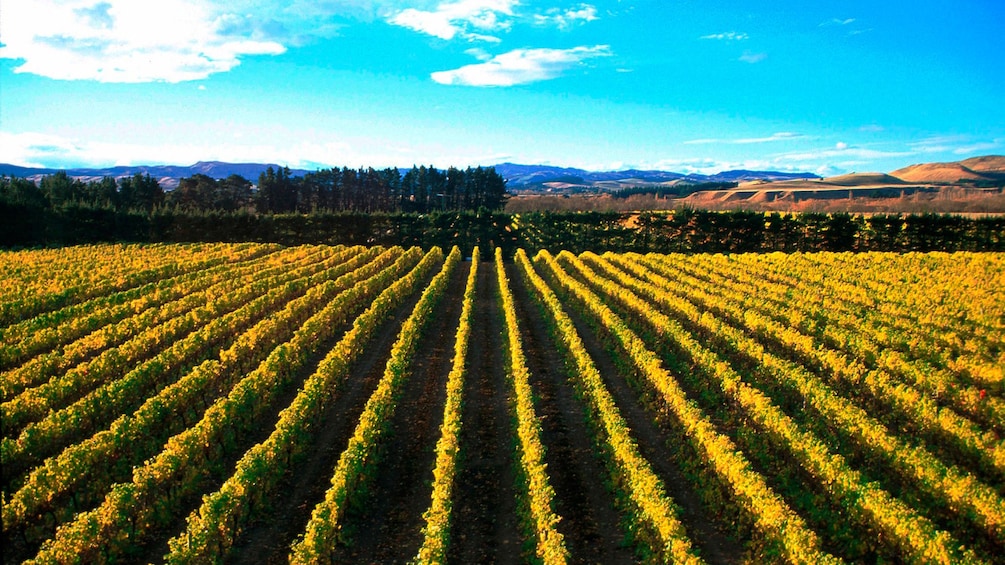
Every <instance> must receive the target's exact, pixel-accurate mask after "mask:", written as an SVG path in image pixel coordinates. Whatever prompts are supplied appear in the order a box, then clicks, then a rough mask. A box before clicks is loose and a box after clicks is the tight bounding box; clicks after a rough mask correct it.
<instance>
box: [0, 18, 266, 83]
mask: <svg viewBox="0 0 1005 565" xmlns="http://www.w3.org/2000/svg"><path fill="white" fill-rule="evenodd" d="M236 17H237V16H234V15H233V14H230V13H228V12H226V11H220V9H219V7H217V6H215V5H213V4H211V3H207V2H198V1H195V0H160V1H158V2H143V3H140V2H133V1H130V0H106V1H104V2H98V3H95V2H88V1H71V2H59V1H55V0H37V1H33V2H30V3H29V2H7V3H5V4H4V12H3V18H2V19H0V36H2V37H3V46H2V47H0V58H4V59H18V60H21V61H23V62H22V63H21V64H20V65H18V66H17V67H16V68H15V69H14V71H15V72H19V73H32V74H36V75H40V76H44V77H48V78H52V79H58V80H96V81H100V82H133V83H135V82H154V81H164V82H182V81H188V80H199V79H204V78H206V77H207V76H209V75H211V74H213V73H220V72H226V71H229V70H231V69H232V68H234V67H236V66H237V65H238V64H240V58H241V57H245V56H251V55H278V54H281V53H283V52H285V50H286V47H285V46H284V45H283V44H282V43H280V42H278V41H275V40H273V39H270V38H269V37H267V34H266V33H264V32H262V31H261V28H260V27H256V26H255V25H254V24H249V25H245V26H241V27H235V26H234V25H233V23H234V19H235V18H236Z"/></svg>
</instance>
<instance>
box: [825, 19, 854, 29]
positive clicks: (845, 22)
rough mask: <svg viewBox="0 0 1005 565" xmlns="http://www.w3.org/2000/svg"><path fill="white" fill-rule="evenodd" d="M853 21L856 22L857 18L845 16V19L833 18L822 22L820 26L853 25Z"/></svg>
mask: <svg viewBox="0 0 1005 565" xmlns="http://www.w3.org/2000/svg"><path fill="white" fill-rule="evenodd" d="M853 23H855V18H845V19H841V18H831V19H829V20H827V21H825V22H821V24H820V27H829V26H846V25H851V24H853Z"/></svg>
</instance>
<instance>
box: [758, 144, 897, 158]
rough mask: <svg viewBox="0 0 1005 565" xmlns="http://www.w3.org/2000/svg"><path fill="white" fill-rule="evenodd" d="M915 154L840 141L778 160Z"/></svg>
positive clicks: (786, 154)
mask: <svg viewBox="0 0 1005 565" xmlns="http://www.w3.org/2000/svg"><path fill="white" fill-rule="evenodd" d="M915 154H916V153H915V152H914V151H881V150H879V149H870V148H868V147H860V146H854V145H848V144H847V143H845V142H842V141H839V142H837V143H836V144H834V146H833V147H827V148H821V149H815V150H811V151H802V152H794V153H783V154H781V155H778V156H777V158H778V159H779V160H780V161H821V160H828V159H831V160H833V159H834V158H840V159H845V160H846V159H859V160H865V161H872V160H877V159H889V158H896V157H909V156H911V155H915Z"/></svg>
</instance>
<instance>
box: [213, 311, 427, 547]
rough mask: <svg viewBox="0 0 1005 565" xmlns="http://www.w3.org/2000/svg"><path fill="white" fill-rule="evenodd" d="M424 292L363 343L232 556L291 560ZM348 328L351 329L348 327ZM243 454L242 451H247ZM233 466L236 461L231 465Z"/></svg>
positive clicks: (309, 367)
mask: <svg viewBox="0 0 1005 565" xmlns="http://www.w3.org/2000/svg"><path fill="white" fill-rule="evenodd" d="M420 294H421V293H420V292H416V293H414V295H413V296H412V297H410V298H409V300H407V301H406V302H405V304H404V305H402V306H400V307H399V308H398V309H397V310H396V311H395V312H394V313H393V314H391V315H389V316H388V318H387V320H386V321H385V322H384V324H383V326H382V327H381V328H380V329H379V330H378V331H377V333H376V335H374V336H373V337H372V338H371V339H370V341H369V342H368V343H367V344H366V345H365V346H364V348H363V355H362V357H361V358H360V359H359V360H358V361H357V362H356V364H355V366H354V367H353V369H352V370H351V372H350V375H349V377H348V379H347V380H346V381H345V382H343V383H342V385H341V391H339V392H338V393H336V395H335V397H334V398H333V399H332V401H331V403H330V404H329V406H328V407H327V409H326V410H325V412H324V414H323V415H322V416H321V418H320V422H321V424H320V426H319V427H317V428H316V429H315V432H314V435H313V438H314V439H313V443H312V445H311V446H310V447H308V448H307V449H306V450H305V453H306V455H305V456H304V457H303V458H302V459H301V461H299V462H298V463H297V464H296V465H295V466H294V468H293V469H291V470H290V472H289V473H287V479H286V480H285V481H284V482H283V483H282V484H281V485H280V486H279V487H278V488H277V489H276V491H275V493H274V495H273V498H272V501H271V508H272V510H271V511H270V512H268V513H267V514H266V515H262V516H259V521H258V522H254V523H253V524H252V525H251V526H249V527H248V529H247V530H245V532H244V533H243V534H242V535H241V537H240V539H239V540H238V543H237V545H236V546H235V547H234V548H233V549H234V551H233V554H232V555H231V558H230V559H229V561H230V562H232V563H247V564H265V563H286V562H287V556H288V555H289V548H290V545H291V544H292V543H293V541H294V540H295V539H296V536H297V535H298V534H300V533H301V532H303V530H304V528H305V527H306V525H307V522H308V520H310V516H311V511H312V510H313V509H314V506H315V505H316V504H317V503H318V501H320V500H321V499H323V498H324V494H325V491H326V490H327V489H328V487H329V485H330V478H331V473H332V470H333V469H334V468H335V463H336V462H337V461H338V458H339V455H341V453H342V451H343V450H344V449H345V446H346V444H347V443H348V442H349V436H351V435H352V432H353V430H354V429H355V427H356V422H357V421H358V420H359V415H360V414H361V413H362V411H363V406H364V405H365V403H366V399H367V398H369V396H370V394H372V393H373V391H374V389H375V388H376V387H377V382H378V381H379V380H380V377H381V375H383V373H384V366H385V364H386V363H387V359H388V357H389V356H390V353H391V346H392V345H393V344H394V341H395V339H397V337H398V332H399V331H400V330H401V324H402V323H403V322H404V321H405V319H406V318H407V317H408V315H409V313H411V311H412V308H414V307H415V303H416V302H417V301H418V299H419V295H420ZM345 329H346V330H348V327H346V328H345ZM343 335H344V332H338V336H337V337H336V338H334V339H332V340H330V341H329V342H328V343H325V344H324V345H323V347H320V348H319V353H318V355H317V358H316V359H312V362H311V363H309V364H307V365H306V367H305V369H304V371H303V374H302V375H300V376H299V378H300V379H305V378H306V377H307V376H309V375H310V374H311V373H312V372H313V371H314V370H315V369H316V368H317V364H318V363H319V362H320V361H321V359H323V358H324V356H325V355H327V353H328V351H330V350H331V348H332V347H334V345H335V344H336V343H337V342H338V340H340V339H342V336H343ZM295 393H296V391H294V394H295ZM283 400H284V402H283V403H280V405H281V406H282V407H285V406H288V405H289V403H290V402H291V401H292V400H293V397H292V396H290V398H284V399H283ZM277 414H278V411H277ZM263 421H267V422H269V423H270V425H269V426H263V428H265V427H267V428H268V429H267V430H263V431H262V433H261V434H260V435H261V436H262V437H260V438H259V439H258V441H262V440H264V439H265V438H266V437H268V434H269V433H271V432H272V430H273V429H274V428H273V426H272V425H271V424H273V423H274V422H275V418H272V419H269V420H263ZM241 454H242V455H243V451H242V452H241ZM232 467H233V465H231V467H230V468H232Z"/></svg>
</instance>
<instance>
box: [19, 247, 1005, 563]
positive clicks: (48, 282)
mask: <svg viewBox="0 0 1005 565" xmlns="http://www.w3.org/2000/svg"><path fill="white" fill-rule="evenodd" d="M0 285H2V289H3V291H2V294H0V402H2V407H0V408H2V418H3V420H2V431H3V439H2V443H0V456H2V477H3V540H2V541H3V548H4V549H3V561H4V563H22V562H28V563H133V562H136V563H139V562H143V563H147V562H167V563H214V562H226V563H248V564H251V563H407V562H415V563H485V562H495V563H524V562H543V563H549V564H550V563H566V562H575V563H583V562H588V561H589V562H594V563H631V562H658V563H663V562H686V563H743V562H752V563H765V562H801V563H838V562H865V563H874V562H908V563H947V564H948V563H992V562H996V561H997V562H1000V559H1001V555H1003V553H1005V442H1003V441H1002V439H1001V438H1002V436H1003V434H1005V383H1003V381H1005V254H1000V253H970V252H957V253H937V252H932V253H906V254H894V253H876V252H872V253H859V254H853V253H792V254H782V253H768V254H732V255H711V254H695V255H684V254H670V255H661V254H647V255H642V254H635V253H605V254H597V253H593V252H584V253H581V254H579V255H574V254H572V253H569V252H561V253H556V254H552V253H549V252H547V251H541V252H539V253H537V254H535V255H534V256H533V257H532V256H530V255H529V254H527V253H525V252H524V251H522V250H517V252H516V253H515V254H514V256H513V257H506V258H505V259H504V258H503V256H502V254H501V253H499V252H498V251H497V252H496V253H495V254H494V255H493V256H480V255H479V252H478V250H477V248H476V249H475V251H474V253H473V256H470V257H465V256H464V255H463V254H462V252H461V250H459V249H458V248H456V247H455V248H453V249H450V250H445V249H441V248H439V247H433V248H431V249H420V248H418V247H412V248H403V247H381V246H355V247H349V246H325V245H314V246H310V245H305V246H295V247H285V246H281V245H277V244H251V243H247V244H224V243H212V244H148V245H125V244H122V245H112V244H108V245H93V246H79V247H64V248H59V249H44V250H41V249H40V250H27V251H3V252H0Z"/></svg>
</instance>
